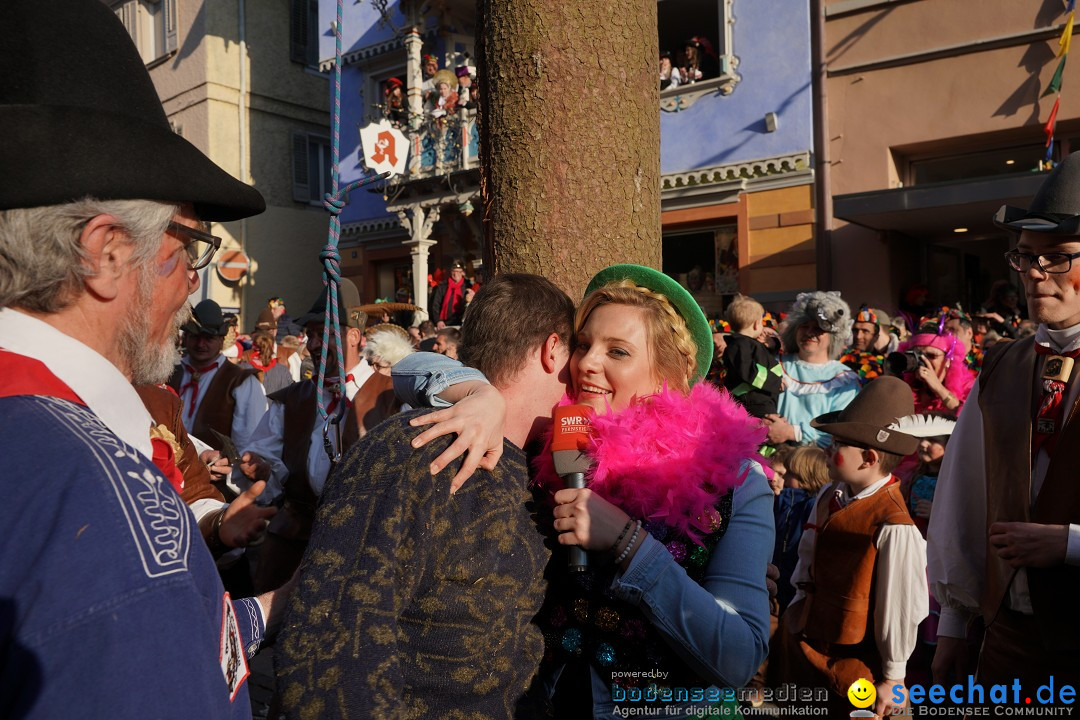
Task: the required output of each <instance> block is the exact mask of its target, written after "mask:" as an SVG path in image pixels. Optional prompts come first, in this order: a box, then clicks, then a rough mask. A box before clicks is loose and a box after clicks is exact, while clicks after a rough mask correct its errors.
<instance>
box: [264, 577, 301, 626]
mask: <svg viewBox="0 0 1080 720" xmlns="http://www.w3.org/2000/svg"><path fill="white" fill-rule="evenodd" d="M299 576H300V568H297V569H296V572H294V573H293V575H292V577H291V578H289V581H288V582H286V583H285V584H284V585H282V586H281V587H279V588H278V589H277V590H271V591H270V592H265V593H263V594H262V595H259V596H258V597H256V598H255V599H256V600H258V601H259V605H261V606H262V610H263V615H264V616H265V617H266V631H267V633H270V632H273V631H276V630H277V629H278V626H279V625H281V621H282V620H283V619H284V618H285V608H286V607H287V606H288V604H289V598H290V597H292V594H293V590H295V589H296V583H297V578H298V577H299Z"/></svg>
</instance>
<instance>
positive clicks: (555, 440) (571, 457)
mask: <svg viewBox="0 0 1080 720" xmlns="http://www.w3.org/2000/svg"><path fill="white" fill-rule="evenodd" d="M591 413H592V409H591V408H589V407H588V406H587V405H563V406H561V407H557V408H555V417H554V418H553V420H554V422H555V429H554V431H553V433H552V436H551V456H552V458H553V459H554V460H555V472H556V473H557V474H558V475H559V477H561V478H562V479H563V480H564V481H565V482H566V487H568V488H583V487H585V473H586V472H587V471H588V470H589V468H590V467H591V466H592V460H591V459H590V458H589V456H588V455H586V454H585V448H586V447H587V446H588V444H589V433H590V431H591V427H592V422H591ZM567 566H568V567H569V568H570V572H582V571H584V570H585V569H586V568H587V567H588V566H589V556H588V555H586V554H585V548H583V547H581V546H578V545H571V546H570V548H569V557H568V558H567Z"/></svg>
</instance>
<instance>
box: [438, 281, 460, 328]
mask: <svg viewBox="0 0 1080 720" xmlns="http://www.w3.org/2000/svg"><path fill="white" fill-rule="evenodd" d="M464 287H465V277H464V276H462V278H461V279H460V280H458V281H457V282H454V278H447V280H446V297H444V298H443V304H442V310H440V311H439V319H440V320H449V319H450V316H451V315H453V314H454V308H455V307H457V304H458V303H459V302H461V301H462V300H463V299H464V298H465V290H464Z"/></svg>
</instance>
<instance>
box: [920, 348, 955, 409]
mask: <svg viewBox="0 0 1080 720" xmlns="http://www.w3.org/2000/svg"><path fill="white" fill-rule="evenodd" d="M915 374H916V375H917V376H918V378H919V379H920V380H922V381H923V382H924V383H926V387H928V388H930V390H932V391H933V393H934V394H935V395H938V396H939V397H942V399H944V396H945V395H947V394H948V392H949V391H948V390H946V389H945V386H944V385H943V384H942V383H941V379H940V378H938V376H937V373H936V372H934V368H933V367H932V366H931V365H930V361H929V360H928V359H927V358H926V356H925V355H921V356H919V369H918V370H916V371H915Z"/></svg>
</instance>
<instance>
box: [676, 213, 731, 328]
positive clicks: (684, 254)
mask: <svg viewBox="0 0 1080 720" xmlns="http://www.w3.org/2000/svg"><path fill="white" fill-rule="evenodd" d="M738 247H739V244H738V229H737V227H736V226H735V225H723V226H721V227H717V228H709V229H705V230H693V231H689V232H680V233H666V234H665V235H664V244H663V271H664V273H665V274H667V275H669V276H671V277H672V278H674V279H675V280H677V281H678V282H679V283H680V284H681V285H683V286H684V287H685V288H686V289H688V290H689V291H690V294H691V295H693V296H694V299H695V300H697V301H698V304H699V305H700V306H701V309H702V310H704V311H705V314H706V315H708V316H709V317H710V318H714V317H717V316H719V315H721V314H722V313H723V310H724V307H725V306H726V305H727V303H728V302H730V300H731V298H732V297H734V296H735V294H736V293H737V292H738V291H739V257H738Z"/></svg>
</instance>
